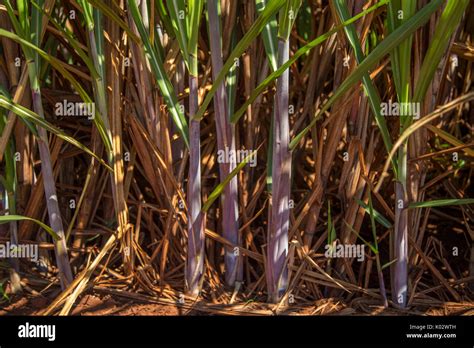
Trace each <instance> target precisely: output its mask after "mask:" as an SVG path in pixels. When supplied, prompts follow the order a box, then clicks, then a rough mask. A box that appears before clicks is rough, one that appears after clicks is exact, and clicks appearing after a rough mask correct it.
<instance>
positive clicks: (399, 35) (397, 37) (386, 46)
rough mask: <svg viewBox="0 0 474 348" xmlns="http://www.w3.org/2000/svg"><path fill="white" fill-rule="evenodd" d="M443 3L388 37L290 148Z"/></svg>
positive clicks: (420, 13) (427, 7)
mask: <svg viewBox="0 0 474 348" xmlns="http://www.w3.org/2000/svg"><path fill="white" fill-rule="evenodd" d="M442 3H443V0H432V1H431V2H430V3H429V4H427V5H425V6H424V7H423V8H422V9H421V10H420V11H418V12H417V13H416V14H415V15H413V16H412V17H411V18H410V19H408V20H407V21H406V22H405V23H403V24H402V25H401V26H400V27H398V28H397V29H395V30H394V31H393V32H392V33H391V34H390V35H389V36H387V37H386V38H385V39H384V40H383V41H382V42H381V43H380V44H379V45H378V46H377V47H376V48H375V49H374V50H373V51H372V52H371V53H370V54H369V55H368V56H367V57H366V58H365V59H364V60H363V61H362V62H361V63H360V64H359V66H358V67H357V68H356V69H355V70H354V71H353V72H352V74H350V75H349V76H348V77H347V78H346V79H345V80H344V82H343V83H342V84H341V85H340V86H339V87H338V88H337V90H336V91H335V92H334V94H333V95H332V97H331V98H329V100H328V101H327V102H326V103H325V104H324V105H323V107H322V108H321V110H320V111H319V112H317V113H316V115H315V116H314V117H313V119H312V120H311V122H310V124H309V125H308V126H307V127H306V128H305V129H303V131H301V132H300V133H299V134H298V135H296V136H295V138H294V139H293V140H292V141H291V143H290V148H291V149H294V148H295V147H296V145H297V144H298V143H299V142H300V141H301V139H303V137H304V136H305V135H306V133H308V132H309V131H310V130H311V128H312V127H313V126H314V125H315V124H316V122H317V121H318V120H319V118H320V117H321V115H323V114H324V113H325V112H326V111H328V110H329V108H330V107H331V106H332V105H333V104H334V103H335V102H336V101H337V100H338V99H339V98H341V97H342V96H343V95H344V94H345V93H346V92H347V91H348V90H349V89H350V88H352V87H353V86H355V85H356V84H357V83H358V82H359V81H360V80H361V78H362V77H363V76H364V74H366V73H367V72H368V71H369V70H370V69H372V68H373V67H374V66H375V65H376V64H377V63H378V62H379V61H380V60H381V59H382V58H383V57H384V56H385V55H386V54H388V53H390V52H391V51H392V50H393V49H394V48H395V47H397V46H398V45H399V44H400V43H402V42H403V41H404V40H405V39H406V38H407V37H409V36H410V35H411V34H413V33H414V32H415V31H416V30H417V29H418V28H419V27H421V26H422V25H424V24H425V23H426V22H427V21H428V20H429V18H430V17H431V15H432V14H433V13H434V12H435V11H436V10H437V9H438V7H439V6H441V4H442Z"/></svg>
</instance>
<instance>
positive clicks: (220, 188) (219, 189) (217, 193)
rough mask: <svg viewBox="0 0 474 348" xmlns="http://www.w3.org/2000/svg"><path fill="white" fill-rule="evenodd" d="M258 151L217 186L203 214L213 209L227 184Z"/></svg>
mask: <svg viewBox="0 0 474 348" xmlns="http://www.w3.org/2000/svg"><path fill="white" fill-rule="evenodd" d="M257 151H258V149H257V150H254V151H252V152H251V153H250V154H249V155H248V156H247V157H245V158H244V159H243V160H242V161H241V162H240V163H239V164H238V165H237V166H236V167H235V168H234V170H232V171H231V172H230V173H229V175H227V176H226V177H225V179H224V180H222V181H221V182H220V183H219V185H217V186H216V188H214V190H212V192H211V194H210V195H209V197H208V198H207V201H206V202H205V203H204V205H203V207H202V209H201V210H202V211H203V212H207V211H208V210H209V208H210V207H211V205H212V204H213V203H214V202H215V201H216V199H218V198H219V196H220V195H221V194H222V192H224V189H225V187H226V186H227V184H228V183H229V182H230V181H231V180H232V178H233V177H234V176H236V175H237V174H238V173H239V172H240V171H241V170H242V169H243V168H244V167H245V165H246V164H247V163H249V161H250V160H251V158H252V156H255V155H256V154H257Z"/></svg>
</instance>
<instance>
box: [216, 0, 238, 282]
mask: <svg viewBox="0 0 474 348" xmlns="http://www.w3.org/2000/svg"><path fill="white" fill-rule="evenodd" d="M208 15H209V34H210V38H209V40H210V46H211V62H212V78H213V79H214V80H215V79H216V78H217V75H218V74H219V72H220V71H221V70H222V66H223V62H222V47H221V33H220V23H219V17H218V13H217V0H209V1H208ZM227 112H228V111H227V94H226V89H225V85H224V83H221V84H220V85H219V86H218V88H217V92H216V95H215V97H214V113H215V120H216V130H217V132H216V133H217V148H218V150H219V151H223V152H224V153H235V139H234V130H233V126H232V124H231V123H230V120H229V115H228V114H227ZM235 166H236V163H235V162H234V161H232V160H231V161H229V162H227V161H223V162H222V163H219V174H220V178H221V181H222V180H224V179H225V178H226V177H227V176H228V175H229V174H230V173H231V172H232V170H234V169H235ZM237 198H238V197H237V177H236V176H234V177H233V178H232V180H231V181H230V182H229V183H228V184H227V185H226V187H225V188H224V195H223V196H221V200H222V230H223V236H224V238H225V239H227V240H228V241H229V242H231V243H232V244H233V245H236V246H240V245H241V238H240V235H239V226H238V214H239V212H238V206H237ZM224 260H225V281H226V284H227V285H228V286H234V285H235V282H236V281H237V282H240V281H242V276H243V271H242V270H243V267H242V258H241V256H240V254H239V253H238V252H237V253H236V252H234V248H233V247H230V246H225V256H224Z"/></svg>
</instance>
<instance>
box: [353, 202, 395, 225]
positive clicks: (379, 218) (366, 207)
mask: <svg viewBox="0 0 474 348" xmlns="http://www.w3.org/2000/svg"><path fill="white" fill-rule="evenodd" d="M357 203H358V204H359V205H360V206H361V207H362V208H364V210H365V211H366V212H367V214H369V215H371V216H373V217H374V218H375V220H377V222H378V223H380V224H381V225H382V226H384V227H386V228H392V224H391V223H390V221H388V220H387V218H385V216H383V215H382V214H380V213H379V212H378V211H377V210H375V209H373V207H372V209H370V205H367V204H365V203H364V202H362V201H361V200H360V199H358V200H357ZM371 210H372V213H371Z"/></svg>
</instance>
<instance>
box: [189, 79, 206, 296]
mask: <svg viewBox="0 0 474 348" xmlns="http://www.w3.org/2000/svg"><path fill="white" fill-rule="evenodd" d="M197 109H198V78H197V76H193V75H192V74H191V73H190V74H189V120H190V124H189V143H190V147H189V176H188V195H187V199H188V255H187V257H188V258H187V263H186V284H187V291H188V293H189V294H190V295H192V296H198V295H199V293H200V291H201V285H202V280H203V275H204V221H203V214H202V213H201V148H200V133H201V131H200V124H199V121H196V120H193V117H194V115H195V114H196V112H197Z"/></svg>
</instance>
